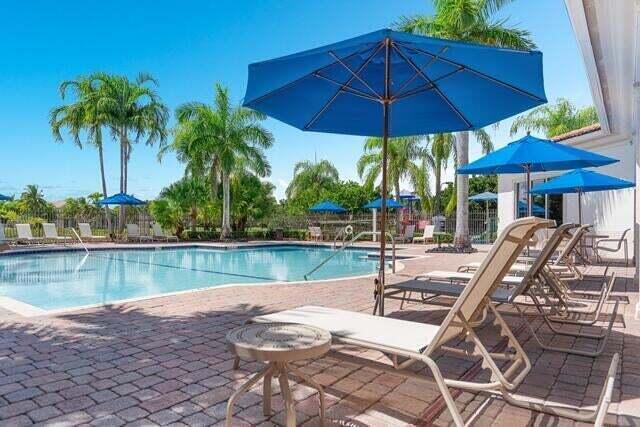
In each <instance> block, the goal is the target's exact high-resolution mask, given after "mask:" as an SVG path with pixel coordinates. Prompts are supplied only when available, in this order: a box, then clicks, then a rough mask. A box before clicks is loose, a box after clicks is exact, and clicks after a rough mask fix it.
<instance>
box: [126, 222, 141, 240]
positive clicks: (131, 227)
mask: <svg viewBox="0 0 640 427" xmlns="http://www.w3.org/2000/svg"><path fill="white" fill-rule="evenodd" d="M127 235H128V236H129V237H140V227H138V224H127Z"/></svg>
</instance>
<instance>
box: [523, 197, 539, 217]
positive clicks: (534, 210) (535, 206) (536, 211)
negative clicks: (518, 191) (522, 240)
mask: <svg viewBox="0 0 640 427" xmlns="http://www.w3.org/2000/svg"><path fill="white" fill-rule="evenodd" d="M518 210H519V211H520V212H527V203H526V202H524V201H522V200H518ZM544 213H545V212H544V207H543V206H540V205H538V204H535V203H531V214H533V215H536V216H544Z"/></svg>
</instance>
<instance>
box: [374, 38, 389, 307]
mask: <svg viewBox="0 0 640 427" xmlns="http://www.w3.org/2000/svg"><path fill="white" fill-rule="evenodd" d="M384 44H385V54H384V98H383V99H382V120H383V124H382V126H383V127H382V200H381V201H380V270H379V271H378V286H377V295H376V298H377V303H376V306H377V308H378V314H379V315H380V316H384V287H385V277H384V266H385V246H386V243H387V236H386V234H385V232H386V229H387V228H386V222H387V143H388V139H389V98H390V93H389V81H390V78H391V70H390V68H389V65H390V64H389V55H390V48H391V46H390V44H391V40H390V39H389V38H386V39H385V41H384ZM374 313H375V308H374Z"/></svg>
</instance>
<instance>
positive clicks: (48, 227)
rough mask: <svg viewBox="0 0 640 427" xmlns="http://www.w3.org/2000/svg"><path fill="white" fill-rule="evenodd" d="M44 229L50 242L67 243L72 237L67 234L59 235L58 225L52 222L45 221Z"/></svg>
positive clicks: (45, 235) (46, 238) (45, 236)
mask: <svg viewBox="0 0 640 427" xmlns="http://www.w3.org/2000/svg"><path fill="white" fill-rule="evenodd" d="M42 230H43V231H44V238H45V240H46V241H47V242H50V243H62V244H63V245H66V244H67V242H68V241H70V240H71V239H70V238H69V237H67V236H60V235H58V229H57V228H56V225H55V224H53V223H51V222H43V223H42Z"/></svg>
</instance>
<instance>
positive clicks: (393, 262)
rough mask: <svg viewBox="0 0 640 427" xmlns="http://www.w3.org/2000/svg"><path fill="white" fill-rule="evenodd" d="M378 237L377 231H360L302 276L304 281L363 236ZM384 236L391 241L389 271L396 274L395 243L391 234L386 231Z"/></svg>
mask: <svg viewBox="0 0 640 427" xmlns="http://www.w3.org/2000/svg"><path fill="white" fill-rule="evenodd" d="M379 235H380V232H378V231H361V232H360V233H358V234H356V236H355V237H354V238H353V239H351V240H349V241H348V242H346V243H343V244H342V246H341V247H340V248H339V249H337V250H335V251H334V252H333V253H332V254H331V255H329V256H328V257H327V258H325V259H324V260H323V261H322V262H321V263H320V264H318V265H317V266H315V267H314V268H313V269H311V270H310V271H309V272H308V273H307V274H305V275H304V280H309V276H311V275H312V274H313V273H315V272H316V271H318V270H320V268H322V266H324V265H325V264H326V263H327V262H329V261H330V260H331V259H333V258H334V257H335V256H336V255H338V254H339V253H340V252H343V251H344V250H345V249H347V248H348V247H349V246H352V245H353V244H354V243H355V242H356V241H357V240H359V239H360V238H361V237H363V236H379ZM385 236H386V237H387V238H388V240H390V241H391V271H392V272H393V273H395V272H396V241H395V240H394V239H393V235H392V234H391V233H389V232H388V231H387V232H386V233H385ZM334 243H335V242H334ZM334 248H335V246H334ZM385 256H386V255H385ZM384 261H385V260H383V259H382V260H380V262H384Z"/></svg>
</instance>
